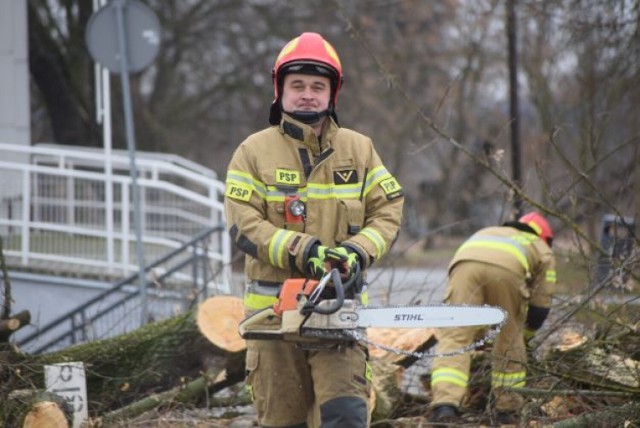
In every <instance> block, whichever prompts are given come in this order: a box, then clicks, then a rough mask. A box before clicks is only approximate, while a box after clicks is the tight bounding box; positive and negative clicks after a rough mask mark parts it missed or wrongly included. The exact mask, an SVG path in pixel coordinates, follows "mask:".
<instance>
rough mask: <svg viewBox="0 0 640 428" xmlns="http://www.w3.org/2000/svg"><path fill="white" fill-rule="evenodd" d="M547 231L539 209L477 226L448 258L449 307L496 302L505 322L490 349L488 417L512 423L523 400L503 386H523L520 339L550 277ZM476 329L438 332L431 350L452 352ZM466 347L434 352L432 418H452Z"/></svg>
mask: <svg viewBox="0 0 640 428" xmlns="http://www.w3.org/2000/svg"><path fill="white" fill-rule="evenodd" d="M552 241H553V232H552V230H551V227H550V226H549V223H548V222H547V220H546V219H545V218H544V217H543V216H542V215H541V214H540V213H538V212H530V213H528V214H526V215H524V216H522V217H520V218H519V219H518V220H517V221H512V222H507V223H504V224H503V225H502V226H494V227H487V228H484V229H481V230H479V231H477V232H476V233H475V234H473V235H472V236H471V237H470V238H469V239H467V240H466V241H465V242H464V243H463V244H462V245H461V246H460V247H459V248H458V250H457V251H456V253H455V255H454V257H453V259H452V261H451V263H450V264H449V279H448V282H447V289H446V293H445V298H444V299H445V302H446V303H449V304H453V305H459V304H468V305H483V304H488V305H495V306H500V307H502V308H503V309H504V310H505V311H506V312H507V320H506V323H505V325H504V326H503V327H502V330H501V331H500V334H499V335H498V336H497V337H496V340H495V343H494V344H493V349H492V376H491V396H490V402H491V405H492V414H493V417H495V418H496V419H497V421H498V422H501V423H514V421H517V416H518V414H519V411H520V409H521V407H522V405H523V398H522V397H521V396H520V395H518V394H517V393H515V392H513V391H510V390H509V387H520V386H524V384H525V378H526V375H527V373H526V369H525V364H526V358H527V357H526V342H527V341H528V340H529V339H531V338H532V337H533V335H534V334H535V331H536V330H538V329H539V328H540V327H541V326H542V324H543V322H544V321H545V319H546V317H547V315H548V313H549V308H550V306H551V298H552V292H553V288H554V284H555V282H556V271H555V259H554V256H553V253H552V251H551V244H552ZM477 334H478V330H477V329H474V328H450V329H442V330H440V331H439V332H438V334H437V338H438V346H437V349H436V353H438V354H442V353H447V352H454V351H455V350H459V349H461V348H464V347H465V346H467V345H470V344H472V343H473V342H474V340H475V338H476V337H477ZM470 363H471V357H470V355H469V353H464V354H461V355H455V356H453V357H437V358H434V360H433V366H432V371H431V392H432V403H431V415H430V417H429V420H430V421H431V422H434V423H436V424H435V425H437V423H438V422H447V423H450V422H455V421H456V419H457V417H458V416H459V414H460V411H459V409H460V406H461V404H462V401H463V398H464V395H465V392H466V390H467V385H468V382H469V369H470Z"/></svg>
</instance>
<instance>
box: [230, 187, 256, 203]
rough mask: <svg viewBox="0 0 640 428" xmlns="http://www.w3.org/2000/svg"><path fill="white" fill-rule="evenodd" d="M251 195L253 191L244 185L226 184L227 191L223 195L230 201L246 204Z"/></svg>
mask: <svg viewBox="0 0 640 428" xmlns="http://www.w3.org/2000/svg"><path fill="white" fill-rule="evenodd" d="M251 193H253V189H252V188H251V187H250V186H247V185H246V184H241V183H227V189H226V190H225V192H224V195H225V196H226V197H228V198H231V199H238V200H240V201H244V202H248V201H249V199H251Z"/></svg>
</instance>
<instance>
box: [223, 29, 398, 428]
mask: <svg viewBox="0 0 640 428" xmlns="http://www.w3.org/2000/svg"><path fill="white" fill-rule="evenodd" d="M272 78H273V84H274V89H275V100H274V101H273V105H272V106H271V110H270V115H269V123H270V124H271V126H270V127H268V128H266V129H264V130H262V131H260V132H258V133H255V134H253V135H251V136H249V137H248V138H247V139H246V140H245V141H244V142H242V144H240V146H239V147H238V148H237V149H236V151H235V153H234V155H233V157H232V159H231V161H230V163H229V167H228V171H227V178H226V192H225V213H226V221H227V226H228V228H229V233H230V235H231V238H232V240H233V242H234V243H235V244H236V246H237V248H238V249H239V250H241V251H242V252H244V253H245V276H246V278H245V282H246V285H245V287H246V288H245V296H244V304H245V310H246V313H247V315H250V314H252V313H255V312H256V311H258V310H261V309H263V308H265V307H268V306H270V305H273V304H274V303H276V301H277V297H278V294H279V289H280V286H281V284H282V283H283V282H284V281H285V280H286V279H288V278H313V279H320V278H321V277H323V276H324V275H325V274H326V273H327V272H328V271H329V270H330V269H332V268H334V267H338V268H339V269H341V271H342V272H343V275H344V280H345V281H347V282H348V281H349V280H350V279H351V277H352V276H353V275H355V272H357V271H359V270H361V271H366V269H367V268H368V267H369V266H371V265H372V264H373V263H374V262H376V261H378V260H379V259H380V258H382V257H383V256H384V255H385V254H387V253H388V251H389V249H390V247H391V245H392V243H393V241H394V240H395V238H396V236H397V233H398V230H399V227H400V223H401V217H402V205H403V199H404V198H403V191H402V188H401V187H400V185H399V184H398V182H397V180H396V179H395V178H394V177H393V176H392V175H391V174H390V173H389V172H388V171H387V169H386V168H385V167H384V165H383V164H382V162H381V160H380V157H379V156H378V154H377V153H376V150H375V149H374V146H373V143H372V141H371V139H370V138H368V137H366V136H364V135H362V134H359V133H357V132H355V131H352V130H349V129H346V128H341V127H340V126H339V125H338V120H337V115H336V111H335V107H336V102H337V98H338V93H339V92H340V87H341V85H342V80H343V76H342V67H341V64H340V60H339V58H338V55H337V53H336V51H335V50H334V49H333V47H332V46H331V45H330V44H329V43H328V42H327V41H326V40H324V39H323V38H322V36H320V35H319V34H316V33H303V34H302V35H300V36H299V37H296V38H294V39H293V40H291V41H290V42H289V43H287V44H286V45H285V46H284V48H283V49H282V51H281V52H280V54H279V56H278V58H277V59H276V62H275V66H274V68H273V72H272ZM327 255H334V256H336V255H337V256H338V257H337V258H336V257H334V258H332V257H327ZM327 260H328V261H329V262H328V263H325V261H327ZM246 369H247V378H246V383H247V386H248V387H249V389H250V392H251V394H252V397H253V401H254V405H255V407H256V409H257V413H258V421H259V423H260V425H261V426H263V427H291V428H293V427H296V428H298V427H299V428H302V427H318V426H320V427H323V428H350V427H354V428H355V427H358V428H360V427H366V426H368V422H369V414H370V410H371V409H368V398H369V395H370V390H371V370H370V368H369V365H368V355H367V352H366V348H365V347H364V346H361V345H360V344H359V343H357V342H354V341H351V342H347V341H345V340H344V339H343V340H342V342H337V343H336V342H334V343H332V342H331V341H327V340H324V339H323V340H318V341H315V343H314V341H311V342H309V341H305V342H304V343H301V342H300V343H298V342H295V341H283V340H247V357H246Z"/></svg>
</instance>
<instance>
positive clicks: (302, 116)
mask: <svg viewBox="0 0 640 428" xmlns="http://www.w3.org/2000/svg"><path fill="white" fill-rule="evenodd" d="M285 113H287V114H288V115H289V116H291V117H292V118H293V119H294V120H297V121H298V122H302V123H304V124H305V125H311V124H314V123H317V122H320V120H322V119H323V118H324V117H326V116H329V115H330V114H331V110H330V109H327V110H324V111H321V112H315V111H303V110H296V111H294V112H288V111H287V112H285Z"/></svg>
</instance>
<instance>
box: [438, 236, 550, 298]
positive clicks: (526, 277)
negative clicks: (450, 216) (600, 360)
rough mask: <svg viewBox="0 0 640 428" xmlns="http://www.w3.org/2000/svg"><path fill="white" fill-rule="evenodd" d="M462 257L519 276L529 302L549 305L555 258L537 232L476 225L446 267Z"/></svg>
mask: <svg viewBox="0 0 640 428" xmlns="http://www.w3.org/2000/svg"><path fill="white" fill-rule="evenodd" d="M463 260H474V261H479V262H483V263H489V264H492V265H497V266H501V267H503V268H504V269H508V270H510V271H512V272H514V273H516V274H519V275H522V277H523V291H525V292H527V294H529V295H528V296H526V297H527V298H529V302H530V304H532V305H535V306H538V307H543V308H549V307H551V297H552V293H553V291H554V289H553V287H554V284H555V283H556V270H555V265H556V264H555V258H554V256H553V252H552V251H551V248H549V246H548V245H547V244H546V242H544V241H543V240H542V239H540V237H539V236H537V235H535V234H533V233H528V232H523V231H520V230H518V229H515V228H513V227H508V226H494V227H487V228H484V229H480V230H479V231H477V232H476V233H474V234H473V235H472V236H471V237H470V238H469V239H467V240H466V241H465V242H464V243H463V244H462V245H461V246H460V248H458V250H457V251H456V254H455V255H454V256H453V259H452V260H451V263H450V264H449V271H451V268H453V266H454V265H455V264H456V263H458V262H460V261H463Z"/></svg>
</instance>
